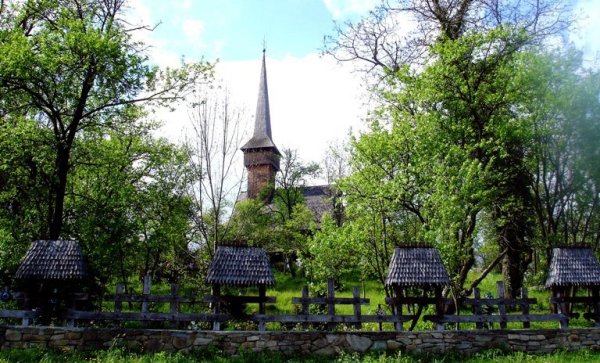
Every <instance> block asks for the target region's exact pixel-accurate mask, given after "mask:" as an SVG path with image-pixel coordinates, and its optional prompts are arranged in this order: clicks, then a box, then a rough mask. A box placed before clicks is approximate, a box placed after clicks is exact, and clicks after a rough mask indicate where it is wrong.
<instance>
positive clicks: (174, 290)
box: [169, 283, 180, 328]
mask: <svg viewBox="0 0 600 363" xmlns="http://www.w3.org/2000/svg"><path fill="white" fill-rule="evenodd" d="M169 307H170V310H171V316H172V319H173V322H172V324H171V326H172V327H173V328H176V327H177V315H178V314H179V308H180V306H179V286H178V285H177V284H175V283H172V284H171V301H170V302H169Z"/></svg>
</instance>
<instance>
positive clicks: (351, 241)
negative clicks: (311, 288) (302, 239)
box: [301, 215, 366, 287]
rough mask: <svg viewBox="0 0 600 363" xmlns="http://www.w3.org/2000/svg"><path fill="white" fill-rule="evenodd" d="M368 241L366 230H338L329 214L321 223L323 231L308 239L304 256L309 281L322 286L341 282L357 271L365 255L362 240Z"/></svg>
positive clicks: (343, 228)
mask: <svg viewBox="0 0 600 363" xmlns="http://www.w3.org/2000/svg"><path fill="white" fill-rule="evenodd" d="M365 238H366V235H365V231H363V230H360V229H359V228H356V225H354V224H346V225H344V226H343V227H341V228H338V227H337V226H336V224H335V222H334V221H333V219H332V218H331V216H329V215H326V216H325V217H324V218H323V219H322V220H321V229H320V230H319V231H317V233H316V234H315V235H314V237H313V238H311V239H310V240H309V242H308V248H307V251H306V253H304V254H303V255H302V256H301V258H302V264H303V265H304V266H305V268H306V269H307V271H308V276H309V277H310V279H311V280H312V281H313V282H316V283H318V284H319V285H320V286H321V287H323V286H325V283H326V281H327V279H329V278H333V279H336V280H338V281H339V280H340V277H341V276H342V275H344V274H348V273H350V272H356V271H358V270H359V269H360V268H361V267H362V264H361V262H363V254H364V251H363V250H362V244H361V240H363V239H365Z"/></svg>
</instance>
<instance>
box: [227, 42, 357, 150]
mask: <svg viewBox="0 0 600 363" xmlns="http://www.w3.org/2000/svg"><path fill="white" fill-rule="evenodd" d="M217 75H219V76H222V77H224V81H225V83H226V84H227V85H228V87H229V89H230V90H231V93H232V100H233V101H235V102H239V103H240V104H243V105H244V107H245V109H246V110H247V112H246V115H247V119H248V120H247V122H248V124H247V126H246V129H247V131H248V133H251V132H252V130H251V128H252V125H253V121H254V111H255V107H256V100H257V92H258V82H259V75H260V62H259V60H255V61H251V62H223V63H222V64H219V65H218V69H217ZM267 78H268V86H269V102H270V105H271V122H272V129H273V139H274V140H273V141H275V143H276V144H277V146H278V147H279V148H280V149H282V148H284V147H287V148H292V149H298V152H299V154H300V156H301V157H302V158H303V159H305V160H313V161H320V160H322V158H323V156H324V154H325V151H326V150H327V147H328V145H329V143H330V142H331V141H332V140H335V139H342V138H344V137H345V136H346V134H347V133H348V130H349V129H350V128H353V129H354V130H356V129H357V128H360V126H361V124H362V122H361V118H363V117H364V116H365V114H364V112H365V111H364V110H365V108H364V107H363V102H362V101H361V99H362V97H361V96H362V87H361V80H360V77H357V76H356V75H354V74H352V73H351V72H350V70H349V68H348V67H342V66H340V65H338V64H337V63H336V62H335V61H333V60H331V59H329V58H322V57H320V56H319V55H317V54H314V53H313V54H308V55H306V56H304V57H302V58H296V57H285V58H283V59H271V58H269V57H267Z"/></svg>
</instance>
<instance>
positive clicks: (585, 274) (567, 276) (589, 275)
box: [546, 247, 600, 287]
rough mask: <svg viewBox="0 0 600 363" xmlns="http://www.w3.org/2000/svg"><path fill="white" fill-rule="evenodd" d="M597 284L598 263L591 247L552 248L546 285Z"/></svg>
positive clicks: (599, 278)
mask: <svg viewBox="0 0 600 363" xmlns="http://www.w3.org/2000/svg"><path fill="white" fill-rule="evenodd" d="M598 285H600V264H599V263H598V260H597V259H596V256H594V251H592V249H591V248H589V247H569V248H566V247H558V248H553V249H552V260H551V261H550V272H549V273H548V279H547V280H546V287H553V286H598Z"/></svg>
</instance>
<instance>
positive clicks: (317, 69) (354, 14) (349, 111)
mask: <svg viewBox="0 0 600 363" xmlns="http://www.w3.org/2000/svg"><path fill="white" fill-rule="evenodd" d="M573 1H574V2H575V5H574V7H575V9H576V14H577V15H578V17H579V27H578V28H577V30H576V31H575V32H572V34H571V41H572V42H573V43H574V44H575V45H576V46H577V47H578V48H580V49H583V50H584V51H585V58H586V59H588V60H590V61H591V60H593V59H598V55H599V52H600V31H599V27H598V25H597V23H598V20H600V0H573ZM378 2H379V0H167V1H165V0H130V5H131V7H132V12H131V13H132V16H131V18H132V19H131V20H132V21H138V23H143V24H157V23H158V22H161V24H160V25H159V26H158V27H157V28H156V30H155V31H153V32H145V33H143V34H142V36H141V40H143V41H145V42H146V43H147V44H149V45H150V46H151V49H150V57H151V61H152V62H154V63H156V64H159V65H161V66H176V65H178V64H179V62H180V59H181V57H184V58H185V59H186V60H191V61H193V60H198V59H200V58H202V57H203V58H204V59H206V60H209V61H215V60H216V59H219V62H218V64H217V68H216V73H217V78H218V79H219V80H220V82H222V84H223V85H224V86H225V87H226V88H227V89H228V90H229V92H230V94H231V97H230V99H231V101H232V103H233V106H234V107H237V108H239V109H240V110H241V111H242V112H243V113H244V123H245V124H244V125H243V127H244V129H245V131H246V133H247V134H250V133H251V132H252V130H251V128H252V125H253V117H254V109H255V105H256V97H257V90H258V78H259V73H260V59H261V56H262V53H261V50H262V44H263V39H265V40H266V43H267V73H268V79H269V93H270V101H271V102H270V103H271V117H272V126H273V137H274V141H275V143H276V144H277V145H278V147H279V148H280V149H283V148H286V147H289V148H293V149H297V150H298V151H299V154H300V155H301V157H302V158H303V159H305V160H311V161H317V162H318V161H321V160H322V158H323V156H324V154H325V152H326V149H327V147H328V145H330V144H331V143H332V142H336V141H339V140H342V139H344V138H345V137H346V135H347V134H348V132H349V130H353V131H356V130H357V129H361V128H362V127H364V122H362V120H363V119H364V118H365V117H366V116H367V111H368V109H369V106H370V104H369V103H370V99H369V97H368V94H367V93H366V91H365V85H364V84H363V82H362V80H361V77H360V75H357V74H356V73H353V66H352V65H351V64H338V63H336V62H335V61H334V60H333V59H331V58H330V57H321V56H320V54H319V49H320V48H321V47H322V46H323V36H324V35H327V34H332V32H333V22H334V21H338V22H343V21H346V20H353V19H354V20H356V19H358V18H359V17H360V16H361V15H364V14H366V12H368V11H369V10H371V9H372V8H373V7H374V6H375V4H377V3H378ZM590 64H592V63H591V62H590ZM595 66H599V64H598V63H597V62H596V63H595ZM157 117H158V118H160V119H162V120H163V121H164V123H165V126H164V127H163V128H162V131H161V132H162V134H163V135H164V136H166V137H169V138H170V139H172V140H174V141H178V140H180V139H181V138H182V135H183V134H184V133H185V128H186V127H187V126H186V123H187V122H188V121H187V120H188V119H189V117H188V114H187V110H186V109H185V107H184V106H182V107H180V108H178V109H177V110H176V111H175V112H167V111H162V112H159V113H157Z"/></svg>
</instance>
